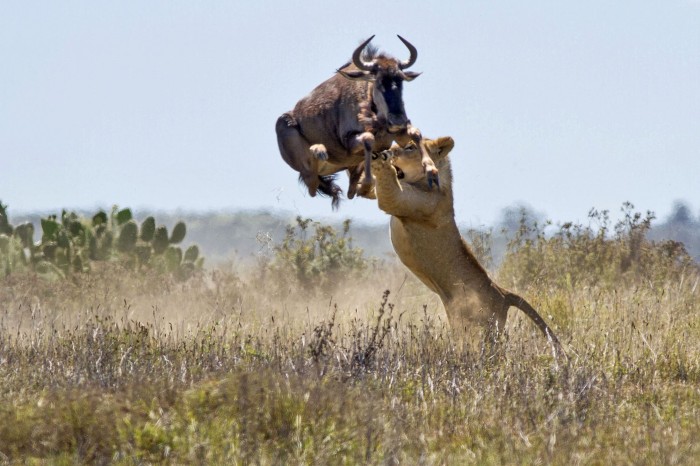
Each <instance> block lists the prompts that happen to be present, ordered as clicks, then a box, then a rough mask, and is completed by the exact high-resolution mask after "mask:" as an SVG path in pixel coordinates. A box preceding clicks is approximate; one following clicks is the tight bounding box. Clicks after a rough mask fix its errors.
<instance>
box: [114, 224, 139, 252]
mask: <svg viewBox="0 0 700 466" xmlns="http://www.w3.org/2000/svg"><path fill="white" fill-rule="evenodd" d="M138 235H139V227H138V225H136V222H135V221H133V220H129V221H128V222H126V223H125V224H123V225H122V229H121V231H120V232H119V237H118V238H117V249H119V251H121V252H130V251H131V250H132V249H134V246H136V240H137V239H138Z"/></svg>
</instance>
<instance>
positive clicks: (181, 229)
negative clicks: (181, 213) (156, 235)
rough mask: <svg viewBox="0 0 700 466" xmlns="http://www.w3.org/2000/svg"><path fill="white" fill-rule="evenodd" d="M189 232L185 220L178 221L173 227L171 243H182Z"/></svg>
mask: <svg viewBox="0 0 700 466" xmlns="http://www.w3.org/2000/svg"><path fill="white" fill-rule="evenodd" d="M186 234H187V227H185V224H184V223H183V222H177V223H176V224H175V226H174V227H173V234H172V235H170V244H180V243H181V242H182V240H183V239H185V235H186Z"/></svg>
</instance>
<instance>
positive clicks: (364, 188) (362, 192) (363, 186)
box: [348, 179, 374, 197]
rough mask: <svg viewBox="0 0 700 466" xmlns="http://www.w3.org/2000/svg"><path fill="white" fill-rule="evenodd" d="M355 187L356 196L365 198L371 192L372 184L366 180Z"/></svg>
mask: <svg viewBox="0 0 700 466" xmlns="http://www.w3.org/2000/svg"><path fill="white" fill-rule="evenodd" d="M357 186H358V189H357V194H358V195H359V196H362V197H367V196H369V195H370V193H371V192H372V188H373V187H374V183H372V182H371V181H367V179H364V180H362V183H360V184H359V185H357ZM348 197H349V196H348Z"/></svg>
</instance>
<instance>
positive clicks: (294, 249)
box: [261, 217, 371, 292]
mask: <svg viewBox="0 0 700 466" xmlns="http://www.w3.org/2000/svg"><path fill="white" fill-rule="evenodd" d="M272 252H273V254H272V257H271V258H270V259H269V260H267V261H263V263H262V264H261V274H262V275H263V276H264V277H265V278H270V280H269V281H270V283H271V284H272V285H273V286H274V287H276V288H277V290H276V291H277V292H283V291H284V290H288V289H299V288H301V291H303V292H316V291H319V290H333V289H335V288H336V287H337V286H338V285H340V284H342V283H343V282H345V281H347V280H353V279H356V278H360V277H361V276H362V275H363V274H364V273H365V272H366V271H367V269H368V268H369V266H370V264H371V261H370V260H368V259H367V258H365V257H364V253H363V251H362V249H360V248H356V247H353V244H352V237H351V236H350V220H345V222H344V223H343V230H342V232H341V233H338V232H337V231H336V230H335V228H333V227H332V226H330V225H322V224H321V223H319V222H314V221H313V220H312V219H310V218H307V219H303V218H302V217H297V218H296V224H291V225H288V226H287V230H286V234H285V237H284V239H283V240H282V242H281V244H277V245H274V246H273V247H272Z"/></svg>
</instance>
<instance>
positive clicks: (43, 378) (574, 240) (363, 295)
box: [0, 204, 700, 465]
mask: <svg viewBox="0 0 700 466" xmlns="http://www.w3.org/2000/svg"><path fill="white" fill-rule="evenodd" d="M2 207H3V206H2V205H1V204H0V208H2ZM623 209H624V214H625V215H624V218H623V219H622V220H620V221H619V222H617V223H613V222H611V221H610V220H609V218H608V214H607V213H606V212H596V211H592V212H591V213H590V216H589V222H587V224H585V225H582V224H572V223H566V224H562V225H557V226H553V225H538V224H537V223H534V222H530V221H528V219H527V218H523V219H522V222H521V228H520V230H519V231H518V232H517V233H515V234H514V235H513V236H512V237H511V238H510V242H509V244H508V248H507V251H506V254H505V257H504V258H503V260H502V261H500V263H499V264H498V265H497V266H494V265H493V264H492V261H491V248H490V244H491V235H490V233H489V232H470V234H469V235H468V236H467V239H468V240H469V243H470V244H471V245H472V248H473V250H474V252H475V254H476V255H477V256H478V257H479V259H480V260H481V262H482V263H484V264H485V265H487V266H489V267H490V270H491V274H492V276H494V277H495V278H496V280H497V281H498V282H499V283H500V284H502V285H503V286H506V287H508V288H510V289H511V290H513V291H515V292H517V293H518V294H520V295H522V296H523V297H525V298H526V299H527V300H528V301H529V302H530V303H531V304H532V305H533V306H534V307H535V308H537V309H538V311H539V312H540V314H542V316H543V317H544V318H545V319H546V320H547V322H548V323H549V324H550V325H551V326H552V328H553V329H554V331H555V332H556V333H557V335H558V336H559V339H560V340H561V341H562V343H563V345H564V348H565V350H566V351H567V353H568V356H569V359H568V361H567V360H563V359H555V358H554V357H553V354H552V349H551V347H550V346H549V344H548V343H547V341H546V340H545V339H544V338H543V337H542V335H541V334H540V333H539V332H538V330H537V329H536V327H535V326H534V325H533V324H532V323H531V322H530V321H529V320H527V319H526V318H521V315H520V313H519V311H518V310H516V309H515V308H511V311H510V313H509V318H508V326H507V329H506V333H507V334H506V335H505V336H504V337H503V338H502V340H501V341H500V342H499V343H498V344H497V345H496V346H495V350H494V351H479V350H474V349H473V348H471V347H470V348H467V347H463V346H461V345H460V344H457V343H456V340H455V339H454V338H453V337H452V335H451V333H450V330H449V326H448V325H447V322H446V320H445V319H446V317H445V314H444V310H443V308H442V305H441V304H440V302H439V299H438V298H437V296H435V295H434V294H432V293H431V292H430V291H429V290H428V289H427V288H425V287H424V286H423V285H422V284H420V283H419V282H418V281H417V280H416V279H415V278H413V277H412V276H411V275H410V273H408V272H407V271H406V269H404V268H403V267H402V266H401V265H400V264H399V263H397V262H394V261H393V260H391V259H376V258H373V257H368V256H367V255H365V254H364V253H363V252H362V250H360V249H359V248H357V247H355V246H354V245H353V242H352V228H351V224H350V222H347V223H346V224H345V225H344V228H342V229H335V228H333V227H331V226H328V225H323V224H320V223H317V222H313V221H311V220H308V219H303V218H299V219H297V221H296V223H294V224H291V225H290V226H289V227H288V229H287V234H286V236H285V237H284V238H283V239H282V240H281V241H279V242H277V243H268V244H265V245H262V246H265V247H264V248H263V247H262V246H261V253H260V254H259V255H258V259H257V262H256V263H255V264H248V265H245V266H244V265H242V264H238V263H229V264H225V265H217V266H208V265H207V263H206V262H202V258H201V257H200V254H199V252H198V250H197V248H196V246H194V247H193V246H189V247H185V245H186V243H187V241H186V240H183V238H184V236H185V228H184V226H183V227H175V228H173V230H172V231H170V232H168V231H167V229H166V231H163V230H164V227H160V226H158V224H157V222H156V220H155V219H152V217H151V220H148V219H147V220H146V221H143V222H136V221H135V220H134V219H133V218H132V217H131V213H130V212H129V211H128V210H126V209H125V210H122V211H117V210H116V209H115V211H113V212H111V213H104V212H102V213H98V214H96V215H95V216H93V217H92V218H89V217H87V218H83V217H80V216H77V215H74V214H69V213H64V214H63V215H59V216H56V217H54V218H47V219H45V221H43V220H42V225H41V228H37V230H38V231H36V232H34V231H33V230H32V231H29V230H30V227H28V226H20V225H10V224H9V222H8V221H7V216H5V217H4V219H5V220H4V223H3V220H2V218H0V267H1V269H0V464H263V465H269V464H353V465H354V464H527V465H530V464H567V465H568V464H615V465H618V464H698V461H700V442H699V441H698V439H699V438H700V422H699V421H700V314H699V313H698V310H699V309H700V288H699V286H698V285H699V282H700V273H699V271H698V266H697V264H696V263H695V262H694V261H693V260H692V259H691V258H690V256H689V255H688V254H687V253H686V251H685V249H684V248H683V246H682V245H681V244H680V243H675V242H672V241H658V242H651V241H650V240H648V239H647V237H646V233H647V231H648V229H649V227H650V224H651V220H652V216H651V215H650V214H646V215H644V214H640V213H637V212H635V210H634V208H633V207H632V206H631V205H626V206H624V208H623ZM3 214H4V208H3ZM545 229H546V230H547V234H545ZM183 241H184V242H183Z"/></svg>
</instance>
